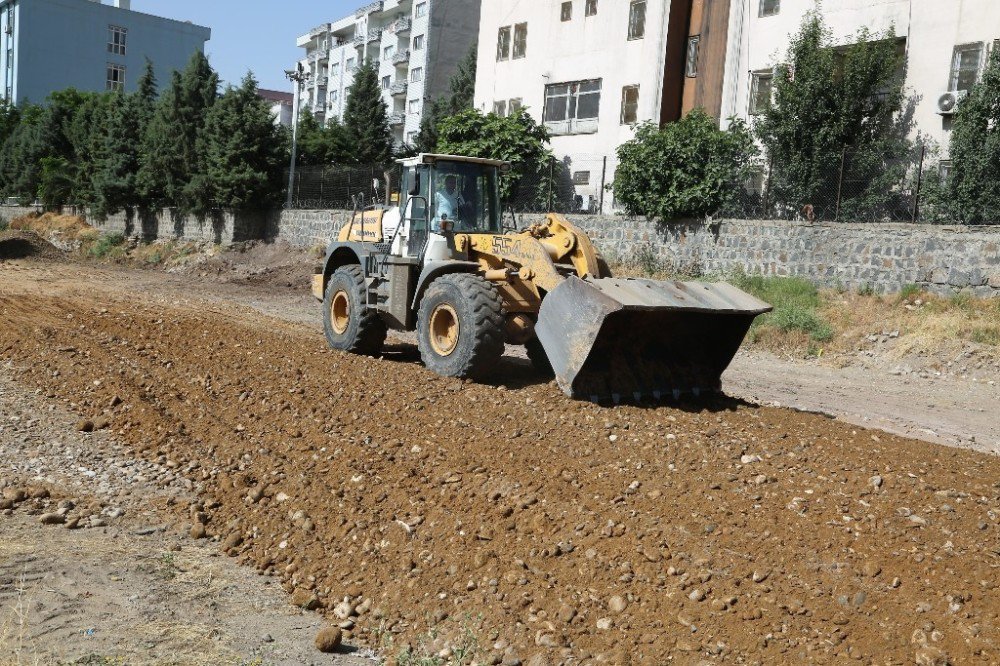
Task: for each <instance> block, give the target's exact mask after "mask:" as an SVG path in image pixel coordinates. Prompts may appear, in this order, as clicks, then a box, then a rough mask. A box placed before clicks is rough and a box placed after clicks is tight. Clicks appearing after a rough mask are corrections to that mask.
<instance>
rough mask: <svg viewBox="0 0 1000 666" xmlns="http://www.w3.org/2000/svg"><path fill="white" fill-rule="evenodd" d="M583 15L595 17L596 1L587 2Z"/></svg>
mask: <svg viewBox="0 0 1000 666" xmlns="http://www.w3.org/2000/svg"><path fill="white" fill-rule="evenodd" d="M583 14H584V16H597V0H587V8H586V9H585V10H584V11H583Z"/></svg>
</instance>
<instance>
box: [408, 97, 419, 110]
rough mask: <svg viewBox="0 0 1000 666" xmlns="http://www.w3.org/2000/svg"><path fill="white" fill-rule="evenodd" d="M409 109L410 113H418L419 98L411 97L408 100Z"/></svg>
mask: <svg viewBox="0 0 1000 666" xmlns="http://www.w3.org/2000/svg"><path fill="white" fill-rule="evenodd" d="M409 111H410V113H420V100H419V99H411V100H410V105H409Z"/></svg>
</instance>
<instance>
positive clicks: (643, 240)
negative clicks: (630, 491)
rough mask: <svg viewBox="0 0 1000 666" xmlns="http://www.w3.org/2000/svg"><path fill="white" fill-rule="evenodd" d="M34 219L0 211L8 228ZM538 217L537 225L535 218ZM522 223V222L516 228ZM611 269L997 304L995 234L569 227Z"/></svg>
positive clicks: (920, 229)
mask: <svg viewBox="0 0 1000 666" xmlns="http://www.w3.org/2000/svg"><path fill="white" fill-rule="evenodd" d="M34 210H37V209H35V208H31V207H28V208H24V207H4V208H0V216H2V217H4V218H6V219H8V220H9V219H11V218H13V217H16V216H18V215H23V214H25V213H27V212H31V211H34ZM349 216H350V211H343V210H282V211H272V212H260V213H249V214H248V213H240V214H234V213H231V212H227V213H222V212H219V213H215V214H213V215H210V216H208V217H206V218H201V219H199V218H194V217H187V218H182V217H180V216H177V215H175V214H174V213H173V212H172V211H170V210H163V211H160V212H159V213H157V214H155V215H145V216H142V215H138V214H136V213H120V214H118V215H114V216H112V217H110V218H109V219H107V220H103V221H99V220H94V221H91V223H92V224H94V226H96V227H97V228H98V229H101V230H102V231H105V232H109V233H111V232H118V233H123V234H125V235H127V236H139V237H141V238H143V239H144V240H147V241H152V240H156V239H185V240H192V241H202V242H210V243H221V244H224V245H228V244H231V243H235V242H241V241H246V240H255V239H259V240H266V241H269V242H270V241H284V242H287V243H289V244H291V245H293V246H296V247H303V248H308V247H313V246H315V245H325V244H327V243H328V242H329V241H330V240H331V239H333V238H335V237H336V235H337V233H338V231H339V230H340V228H341V227H342V226H343V225H344V224H345V223H346V221H347V220H348V218H349ZM539 217H540V216H539ZM529 221H530V220H529V219H527V218H526V219H523V220H521V223H522V224H526V223H528V222H529ZM573 222H575V223H576V224H577V225H579V226H580V227H581V228H582V229H583V230H584V231H586V232H587V233H588V234H589V235H590V237H591V238H592V239H593V241H594V242H595V244H596V245H597V247H598V248H599V249H600V250H601V252H602V253H604V255H605V256H606V257H607V258H608V259H609V260H610V261H612V262H615V261H624V262H629V261H636V260H639V259H643V260H646V261H649V260H653V261H655V262H656V263H657V264H658V265H660V266H662V267H663V268H665V269H668V270H674V271H678V272H683V273H696V274H701V275H721V276H724V275H726V274H731V273H733V272H736V271H743V272H746V273H761V274H764V275H777V276H797V277H802V278H806V279H808V280H811V281H813V282H815V283H816V284H819V285H823V286H827V287H845V288H850V289H862V288H871V289H874V290H875V291H878V292H881V293H892V292H897V291H899V290H900V289H902V288H903V287H904V286H906V285H910V284H913V285H917V286H919V287H921V288H924V289H927V290H929V291H932V292H935V293H943V294H948V293H958V292H966V293H972V294H974V295H977V296H984V297H986V296H998V297H1000V226H997V227H950V226H931V225H913V224H831V223H822V224H810V223H808V222H789V221H784V220H716V221H712V222H710V223H707V224H706V223H704V222H689V223H677V224H669V225H664V224H659V223H655V222H651V221H649V220H646V219H642V218H629V217H624V216H604V215H595V216H587V215H581V216H576V217H574V218H573Z"/></svg>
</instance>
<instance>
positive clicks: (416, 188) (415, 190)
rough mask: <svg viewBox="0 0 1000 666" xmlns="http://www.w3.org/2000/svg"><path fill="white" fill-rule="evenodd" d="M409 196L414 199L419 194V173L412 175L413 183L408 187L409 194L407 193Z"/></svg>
mask: <svg viewBox="0 0 1000 666" xmlns="http://www.w3.org/2000/svg"><path fill="white" fill-rule="evenodd" d="M409 194H410V196H411V197H415V196H417V195H418V194H420V172H419V171H416V172H414V174H413V183H412V184H411V185H410V192H409Z"/></svg>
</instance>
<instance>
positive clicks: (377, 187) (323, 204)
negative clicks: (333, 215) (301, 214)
mask: <svg viewBox="0 0 1000 666" xmlns="http://www.w3.org/2000/svg"><path fill="white" fill-rule="evenodd" d="M288 177H289V172H288V170H286V171H285V182H286V183H287V182H289V179H288ZM399 177H400V169H399V166H398V165H397V166H395V167H393V168H392V169H389V170H388V171H386V170H385V169H383V168H382V167H379V166H354V165H349V166H343V165H329V166H300V167H296V169H295V177H294V178H293V179H292V182H291V183H290V186H291V196H290V197H288V198H287V199H286V207H288V208H293V209H315V210H327V209H330V210H338V209H339V210H351V209H353V208H354V207H355V204H358V205H359V207H364V206H366V205H368V204H371V203H386V202H387V201H389V199H388V195H389V194H391V193H393V192H398V191H399Z"/></svg>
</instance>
